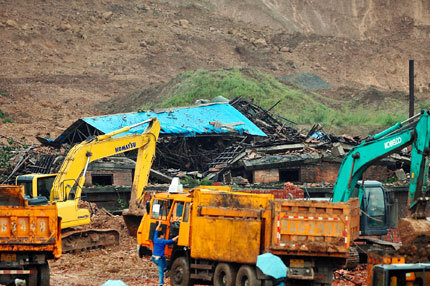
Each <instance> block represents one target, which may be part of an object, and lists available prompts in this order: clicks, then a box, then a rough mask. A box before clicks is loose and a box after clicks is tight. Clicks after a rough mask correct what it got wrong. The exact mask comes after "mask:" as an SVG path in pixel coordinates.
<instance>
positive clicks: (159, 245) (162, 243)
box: [151, 221, 179, 286]
mask: <svg viewBox="0 0 430 286" xmlns="http://www.w3.org/2000/svg"><path fill="white" fill-rule="evenodd" d="M160 227H161V221H160V222H158V225H157V227H156V228H155V232H154V239H153V245H154V247H153V250H152V257H151V260H152V261H153V262H154V263H155V264H156V265H157V268H158V278H159V282H158V284H159V285H160V286H161V285H164V271H166V270H167V263H166V256H164V249H165V248H166V245H167V244H171V243H174V242H176V241H177V240H178V237H179V235H178V236H175V237H174V238H172V239H164V232H163V231H162V230H160Z"/></svg>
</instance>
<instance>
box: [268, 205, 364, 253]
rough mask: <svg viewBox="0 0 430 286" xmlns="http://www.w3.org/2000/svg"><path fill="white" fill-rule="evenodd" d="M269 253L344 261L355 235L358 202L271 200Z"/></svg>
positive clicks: (357, 221)
mask: <svg viewBox="0 0 430 286" xmlns="http://www.w3.org/2000/svg"><path fill="white" fill-rule="evenodd" d="M274 206H275V207H274V218H273V221H272V224H273V226H274V227H273V228H272V239H271V243H270V246H269V249H270V250H271V252H274V253H279V254H295V255H312V256H315V255H320V256H337V257H346V256H347V255H348V248H349V247H350V243H351V241H352V240H354V239H356V238H357V237H358V235H359V226H360V221H359V211H360V209H359V200H358V199H357V198H355V199H351V200H349V201H348V202H346V203H332V202H327V201H314V200H275V203H274Z"/></svg>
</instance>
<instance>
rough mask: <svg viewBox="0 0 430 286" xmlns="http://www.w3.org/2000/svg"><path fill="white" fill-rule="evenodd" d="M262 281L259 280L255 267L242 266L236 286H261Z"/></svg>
mask: <svg viewBox="0 0 430 286" xmlns="http://www.w3.org/2000/svg"><path fill="white" fill-rule="evenodd" d="M259 285H261V281H260V280H258V279H257V274H256V272H255V267H252V266H250V265H242V266H241V267H240V268H239V271H238V272H237V276H236V286H259Z"/></svg>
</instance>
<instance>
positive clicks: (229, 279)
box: [214, 263, 236, 286]
mask: <svg viewBox="0 0 430 286" xmlns="http://www.w3.org/2000/svg"><path fill="white" fill-rule="evenodd" d="M235 280H236V270H235V269H234V267H233V265H231V264H228V263H219V264H218V265H217V266H216V268H215V273H214V286H234V283H235Z"/></svg>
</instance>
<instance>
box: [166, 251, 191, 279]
mask: <svg viewBox="0 0 430 286" xmlns="http://www.w3.org/2000/svg"><path fill="white" fill-rule="evenodd" d="M189 282H190V266H189V265H188V262H187V259H186V258H185V257H178V258H176V259H175V261H173V264H172V268H171V269H170V283H171V284H172V285H173V286H188V284H189Z"/></svg>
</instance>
